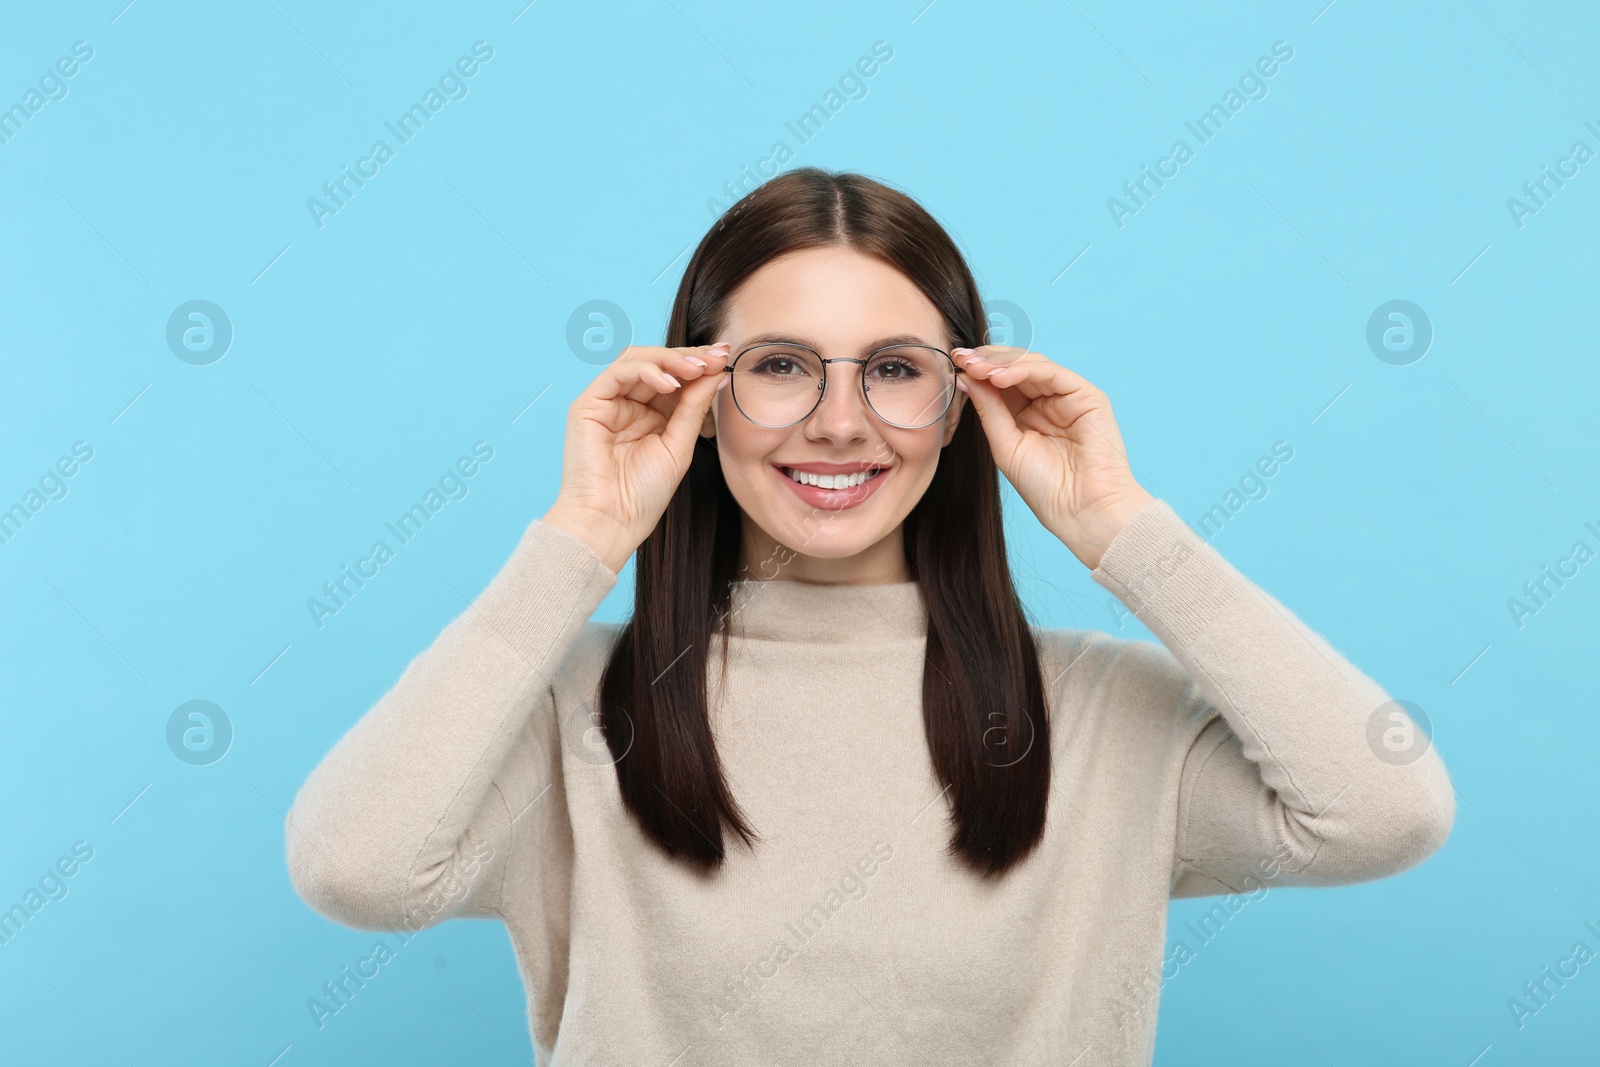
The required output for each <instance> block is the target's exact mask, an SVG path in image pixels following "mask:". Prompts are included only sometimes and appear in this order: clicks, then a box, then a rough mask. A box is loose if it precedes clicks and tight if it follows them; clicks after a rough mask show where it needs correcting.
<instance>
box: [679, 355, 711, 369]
mask: <svg viewBox="0 0 1600 1067" xmlns="http://www.w3.org/2000/svg"><path fill="white" fill-rule="evenodd" d="M683 358H684V359H686V360H688V361H689V362H690V363H693V364H694V365H695V366H696V367H704V366H705V365H706V361H705V360H703V359H701V358H700V357H699V356H684V357H683Z"/></svg>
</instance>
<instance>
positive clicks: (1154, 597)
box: [1090, 499, 1249, 644]
mask: <svg viewBox="0 0 1600 1067" xmlns="http://www.w3.org/2000/svg"><path fill="white" fill-rule="evenodd" d="M1090 577H1092V578H1093V579H1094V580H1095V581H1096V582H1098V583H1099V584H1100V585H1101V586H1103V587H1105V588H1106V589H1109V590H1110V591H1111V592H1113V593H1115V594H1116V595H1117V597H1118V598H1119V599H1121V600H1122V602H1123V603H1124V604H1126V605H1128V609H1129V610H1130V611H1132V612H1133V613H1134V614H1135V615H1137V616H1138V617H1139V620H1140V621H1141V622H1143V623H1144V624H1145V625H1146V626H1148V627H1150V629H1151V631H1152V632H1153V633H1155V634H1156V635H1157V636H1159V637H1161V639H1162V640H1163V641H1168V640H1171V641H1178V642H1182V643H1184V644H1188V643H1190V642H1191V641H1193V640H1194V639H1195V638H1196V637H1198V636H1199V635H1200V634H1202V633H1204V632H1205V629H1206V627H1207V626H1208V625H1209V624H1210V623H1211V620H1212V619H1214V618H1216V617H1217V615H1218V614H1220V613H1221V611H1222V610H1223V609H1224V608H1226V607H1227V606H1228V605H1229V604H1230V603H1232V602H1233V601H1234V600H1236V599H1238V598H1239V597H1240V596H1241V595H1243V594H1244V592H1245V591H1246V590H1247V589H1248V588H1249V582H1248V581H1247V580H1246V579H1245V577H1244V576H1243V575H1241V574H1240V573H1239V572H1238V571H1237V570H1235V569H1234V568H1233V566H1232V565H1230V564H1229V563H1228V561H1227V560H1225V559H1223V558H1222V556H1220V555H1219V554H1218V553H1217V551H1216V549H1214V548H1212V547H1211V546H1210V545H1209V544H1207V543H1206V542H1205V541H1204V540H1203V539H1202V538H1201V537H1200V535H1199V534H1197V533H1195V532H1194V530H1193V529H1192V528H1191V527H1190V526H1189V524H1188V523H1186V522H1184V521H1183V520H1182V519H1180V518H1179V517H1178V513H1177V512H1175V511H1173V510H1172V507H1171V506H1170V505H1169V504H1168V503H1167V502H1166V501H1165V500H1161V499H1156V500H1152V501H1151V502H1150V503H1148V504H1146V505H1145V506H1144V507H1143V508H1141V509H1139V511H1138V512H1137V513H1136V514H1135V515H1134V516H1133V518H1132V519H1129V520H1128V524H1127V525H1126V526H1124V527H1123V528H1122V531H1121V532H1120V533H1118V534H1117V536H1116V537H1115V538H1114V539H1113V540H1112V542H1111V544H1110V545H1108V546H1106V550H1105V552H1104V554H1102V555H1101V557H1100V565H1099V566H1098V567H1096V568H1095V569H1094V570H1093V571H1091V572H1090Z"/></svg>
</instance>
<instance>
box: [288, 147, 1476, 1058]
mask: <svg viewBox="0 0 1600 1067" xmlns="http://www.w3.org/2000/svg"><path fill="white" fill-rule="evenodd" d="M984 321H985V319H984V313H983V307H982V302H981V300H980V298H979V295H978V291H977V288H976V286H975V285H974V282H973V279H972V275H971V273H970V272H969V271H968V269H967V267H966V265H965V263H964V262H963V261H962V258H961V255H960V253H959V252H958V251H957V249H956V247H955V245H954V243H953V242H952V241H951V239H950V237H949V236H948V235H947V234H946V233H945V232H944V230H943V229H941V228H940V226H939V225H938V223H937V222H935V221H934V219H933V218H932V217H931V216H930V215H928V214H927V212H925V211H924V210H923V209H922V208H921V207H919V206H918V205H917V204H915V203H914V202H913V201H912V200H910V199H909V198H907V197H906V196H904V195H903V194H901V193H899V192H896V191H894V190H891V189H889V188H886V187H884V186H882V185H880V184H878V183H876V182H873V181H870V180H867V179H865V178H862V177H859V176H856V175H851V174H829V173H826V172H824V171H820V170H816V169H803V170H795V171H791V172H789V173H787V174H784V175H782V176H780V177H777V178H774V179H772V180H771V181H769V182H767V183H766V184H765V185H763V186H761V187H760V188H758V189H757V190H755V191H754V192H752V193H750V194H749V195H748V196H746V197H745V198H744V199H743V200H742V201H741V202H739V203H738V204H737V205H735V206H734V207H733V208H731V209H730V210H729V211H728V213H727V214H726V215H725V216H724V218H723V219H722V220H721V221H719V222H718V223H717V224H716V226H714V227H713V228H712V230H711V232H710V233H708V234H707V235H706V237H705V238H704V240H702V241H701V243H700V246H699V248H698V249H697V250H696V252H695V254H694V258H693V259H692V260H691V261H690V263H689V266H688V269H687V270H686V272H685V274H684V277H683V281H682V283H681V284H680V286H679V289H678V295H677V300H676V303H675V304H674V306H673V310H672V316H671V321H670V322H669V324H668V328H667V333H668V336H667V343H668V347H662V348H655V347H634V348H630V349H628V350H626V351H625V352H624V353H623V354H622V356H621V358H619V359H618V360H617V361H615V362H614V363H612V364H610V365H609V366H608V367H606V368H605V369H604V370H603V371H602V372H601V373H600V374H599V375H598V376H597V377H596V378H595V380H594V381H593V382H592V383H591V384H590V385H589V386H588V387H587V388H586V389H585V390H584V391H583V392H582V394H581V395H579V397H578V398H577V400H576V401H574V402H573V404H572V406H571V409H570V411H569V414H568V419H567V432H566V443H565V450H564V456H563V467H562V479H561V489H560V492H559V493H558V495H557V497H556V500H555V503H554V505H553V506H552V507H551V508H550V510H549V511H548V512H547V513H546V514H545V515H544V517H543V518H542V519H541V520H539V521H536V522H533V523H532V524H531V525H530V526H529V527H528V529H527V531H526V533H525V534H524V535H523V537H522V539H521V541H520V542H519V544H518V545H517V547H516V549H515V550H514V552H513V553H512V555H511V557H510V559H509V561H508V562H507V563H506V564H505V566H504V568H503V569H502V570H501V571H500V573H499V574H498V575H497V576H496V577H495V578H494V579H493V580H492V581H491V582H490V583H489V585H488V587H487V588H486V589H485V590H484V592H483V593H482V594H481V595H480V596H479V597H478V599H477V600H476V601H475V602H474V603H473V604H472V605H471V607H470V608H469V609H468V610H467V611H465V612H464V613H463V614H462V615H461V616H460V617H459V618H457V619H456V620H454V621H453V622H452V623H451V624H450V625H449V626H447V627H446V628H445V630H444V632H443V633H442V634H440V635H439V637H438V638H437V639H436V640H435V641H434V643H433V645H432V646H431V647H430V648H429V649H427V650H426V651H425V652H423V653H422V654H421V655H419V656H418V657H417V658H416V659H415V660H413V661H412V662H411V664H410V665H409V666H408V667H407V669H406V671H405V672H404V674H403V675H402V676H401V677H400V679H399V681H398V682H397V683H396V684H395V685H394V687H393V688H392V689H391V690H390V691H389V692H388V693H387V694H386V695H385V696H384V697H383V698H382V699H381V700H380V701H379V702H378V703H377V705H376V706H374V707H373V708H372V709H371V710H370V711H369V712H368V713H367V714H366V716H365V717H364V718H362V719H361V720H360V721H359V722H358V723H356V725H355V726H354V727H353V728H352V729H351V730H350V731H349V732H348V733H347V734H346V735H345V736H344V738H343V739H342V740H340V742H339V743H338V745H337V746H336V747H335V748H334V749H333V750H332V751H331V752H330V753H329V754H328V755H327V756H326V757H325V758H324V759H323V761H322V763H321V765H320V766H318V767H317V769H316V770H315V772H314V773H313V774H312V775H311V777H310V779H309V780H308V781H307V783H306V785H305V787H304V788H303V789H302V790H301V792H300V795H299V797H298V798H297V800H296V803H295V807H294V810H293V812H292V813H291V815H290V817H289V828H288V852H289V865H290V870H291V872H292V875H293V880H294V884H295V887H296V889H297V890H298V892H299V893H300V894H301V896H302V897H303V898H304V899H305V900H306V901H307V902H308V903H309V904H311V905H312V906H313V907H315V908H316V909H317V910H319V911H320V912H322V913H323V914H325V915H328V916H330V917H332V918H334V919H337V920H339V921H340V922H343V923H347V924H349V925H352V926H357V927H362V928H366V929H406V930H415V929H420V928H422V927H425V926H428V925H431V924H433V923H437V922H439V921H442V920H443V919H445V918H447V917H449V916H452V915H480V916H487V915H493V916H498V917H499V918H500V919H501V920H502V921H504V923H505V924H506V926H507V927H508V928H509V930H510V932H511V938H512V943H513V945H514V946H515V949H516V957H517V961H518V964H519V966H520V968H521V971H522V975H523V978H524V981H525V982H526V985H527V989H528V995H529V1013H530V1020H531V1026H532V1032H533V1038H534V1042H535V1044H536V1046H537V1048H538V1050H539V1052H540V1056H541V1062H544V1061H545V1059H544V1058H545V1057H546V1056H550V1055H553V1057H554V1059H553V1061H552V1062H555V1063H558V1064H580V1063H596V1064H598V1063H605V1064H610V1063H619V1064H620V1063H628V1064H646V1063H648V1064H659V1065H661V1067H666V1065H668V1064H673V1065H678V1067H690V1065H695V1064H741V1065H742V1064H752V1063H761V1064H779V1063H784V1064H788V1063H793V1064H813V1063H819V1062H826V1063H853V1064H854V1063H862V1064H869V1063H870V1064H923V1063H928V1062H933V1061H934V1058H935V1057H937V1060H938V1062H942V1063H961V1064H969V1063H992V1064H1043V1063H1051V1064H1067V1063H1074V1064H1080V1065H1088V1064H1147V1063H1149V1062H1150V1060H1151V1057H1152V1052H1153V1046H1154V1035H1155V1016H1156V1000H1157V996H1156V994H1157V992H1158V990H1159V976H1160V973H1161V971H1162V970H1163V967H1168V968H1170V966H1171V965H1172V963H1173V962H1174V961H1173V960H1172V959H1171V958H1170V957H1169V956H1168V954H1167V953H1166V952H1165V951H1164V941H1165V921H1166V911H1167V901H1168V899H1169V898H1171V897H1194V896H1206V895H1213V894H1217V895H1222V894H1228V895H1229V906H1228V908H1226V909H1223V910H1222V911H1221V912H1220V914H1221V916H1222V918H1223V919H1226V917H1227V915H1228V914H1230V913H1231V912H1232V911H1236V910H1237V906H1242V905H1235V904H1234V903H1233V902H1235V901H1245V900H1249V899H1258V898H1259V895H1261V894H1263V893H1265V892H1266V891H1267V889H1268V888H1269V886H1270V885H1335V884H1343V883H1350V882H1357V881H1361V880H1365V879H1372V878H1378V877H1382V876H1384V875H1388V874H1393V873H1396V872H1398V871H1402V870H1405V869H1407V868H1409V867H1411V866H1413V865H1415V864H1417V863H1419V862H1421V860H1422V859H1424V858H1425V857H1427V856H1428V855H1429V854H1431V853H1432V852H1433V851H1435V850H1436V849H1437V848H1438V847H1439V846H1440V845H1441V844H1442V843H1443V841H1444V839H1445V837H1446V835H1447V834H1448V833H1449V830H1450V827H1451V824H1452V821H1453V819H1454V813H1455V801H1454V794H1453V791H1452V788H1451V785H1450V782H1449V778H1448V776H1447V774H1446V771H1445V768H1444V765H1443V763H1442V761H1441V760H1440V758H1439V756H1438V754H1437V753H1436V752H1434V751H1432V750H1431V748H1429V747H1427V746H1426V743H1425V739H1422V740H1421V741H1419V742H1417V744H1418V747H1417V748H1416V749H1415V750H1414V751H1412V752H1411V753H1410V754H1409V755H1402V756H1401V757H1400V758H1396V756H1395V754H1394V753H1393V752H1391V751H1389V750H1388V749H1384V750H1383V751H1380V750H1379V749H1377V748H1375V747H1372V746H1371V745H1369V741H1368V738H1369V729H1370V726H1371V724H1372V723H1374V722H1377V721H1381V724H1382V726H1383V727H1384V728H1385V729H1388V730H1390V731H1391V734H1390V735H1391V736H1393V731H1395V730H1400V731H1401V733H1402V734H1403V733H1404V731H1405V730H1407V729H1411V730H1414V724H1412V723H1411V722H1410V720H1409V719H1406V718H1405V716H1404V713H1403V712H1399V711H1397V710H1396V709H1397V705H1394V704H1392V703H1390V702H1389V701H1388V697H1387V696H1386V695H1385V693H1384V692H1383V691H1382V690H1381V689H1380V688H1379V687H1378V686H1377V685H1376V684H1375V683H1374V682H1373V681H1372V680H1370V679H1369V678H1367V677H1366V676H1364V675H1363V674H1362V673H1360V672H1359V671H1358V670H1356V669H1355V668H1354V667H1352V666H1351V665H1350V664H1349V663H1348V662H1346V661H1345V660H1344V658H1343V657H1341V656H1340V655H1339V653H1338V652H1336V651H1335V650H1334V649H1333V648H1331V647H1330V646H1329V645H1328V644H1327V643H1325V642H1324V641H1323V640H1322V639H1321V638H1319V637H1318V636H1317V635H1316V634H1314V633H1312V632H1311V631H1309V630H1308V629H1307V628H1306V627H1305V626H1304V625H1302V624H1301V623H1300V622H1298V621H1297V620H1296V619H1295V618H1294V616H1292V615H1291V614H1290V613H1289V612H1288V611H1287V610H1285V609H1284V608H1283V606H1282V605H1280V604H1278V603H1277V602H1276V601H1275V600H1273V599H1272V598H1271V597H1269V596H1268V595H1267V594H1265V593H1263V592H1262V591H1260V590H1259V589H1257V588H1256V587H1255V586H1254V585H1252V584H1251V583H1250V582H1248V581H1247V580H1246V579H1245V578H1243V577H1242V576H1241V575H1240V574H1239V573H1238V572H1237V571H1236V570H1234V569H1233V568H1232V567H1231V566H1230V565H1229V564H1228V563H1227V562H1225V561H1224V560H1223V559H1222V558H1221V556H1219V555H1218V554H1217V553H1216V551H1215V550H1214V549H1212V548H1211V547H1210V546H1209V545H1208V544H1206V543H1205V542H1204V541H1203V540H1201V539H1200V538H1199V537H1198V536H1197V535H1196V534H1195V533H1194V532H1193V531H1192V530H1191V529H1190V528H1189V527H1187V526H1186V525H1185V524H1184V523H1183V522H1182V521H1181V520H1180V519H1179V518H1178V517H1177V515H1176V514H1174V512H1173V511H1172V509H1171V508H1170V507H1168V505H1167V504H1166V503H1164V502H1162V501H1160V500H1157V499H1155V498H1153V497H1152V496H1151V495H1150V494H1149V493H1147V492H1146V491H1145V490H1144V489H1143V488H1141V487H1140V486H1139V485H1138V483H1137V482H1135V481H1134V479H1133V477H1132V476H1131V475H1130V473H1129V465H1128V461H1127V457H1126V455H1125V454H1124V450H1123V445H1122V441H1121V435H1120V434H1119V433H1118V430H1117V426H1116V423H1115V421H1114V420H1113V418H1112V414H1111V409H1110V406H1109V404H1108V403H1107V401H1106V398H1105V396H1104V395H1103V394H1102V393H1100V392H1099V391H1098V390H1096V389H1095V388H1094V387H1093V386H1092V385H1090V384H1089V383H1088V382H1086V381H1084V380H1083V379H1082V378H1080V377H1079V376H1078V375H1076V374H1074V373H1073V372H1072V371H1070V370H1068V369H1067V368H1065V367H1063V366H1061V365H1059V364H1057V363H1054V362H1052V361H1051V360H1049V359H1046V358H1045V357H1044V356H1041V355H1039V354H1038V353H1034V352H1027V351H1024V350H1021V349H1017V348H1005V347H996V346H991V345H983V344H980V342H981V341H982V340H983V337H982V333H983V326H982V324H983V323H984ZM997 469H998V471H999V472H1000V473H1003V474H1004V475H1005V476H1006V478H1007V479H1008V480H1009V481H1010V482H1011V484H1012V485H1013V486H1014V487H1015V488H1016V490H1017V492H1018V493H1019V494H1020V495H1021V497H1022V498H1023V500H1025V501H1026V502H1027V503H1028V505H1029V507H1030V508H1031V509H1032V510H1033V513H1034V514H1035V515H1036V516H1037V517H1038V519H1039V521H1040V522H1042V523H1043V524H1044V526H1045V527H1046V528H1047V529H1048V530H1050V532H1051V533H1053V534H1055V535H1056V536H1057V537H1058V538H1060V539H1061V541H1062V542H1063V543H1064V544H1065V545H1066V546H1067V548H1068V549H1070V550H1071V551H1072V554H1073V555H1074V556H1076V557H1077V558H1078V560H1080V561H1081V562H1082V563H1083V565H1084V566H1086V567H1088V568H1090V569H1091V573H1092V575H1093V577H1094V579H1095V580H1096V581H1097V582H1098V583H1100V584H1101V585H1102V586H1104V587H1105V588H1107V589H1108V590H1110V591H1111V592H1113V593H1115V594H1116V595H1117V596H1119V597H1120V598H1122V600H1123V601H1124V602H1125V603H1126V604H1127V605H1128V607H1129V608H1130V610H1132V611H1133V612H1134V613H1136V614H1137V616H1138V617H1139V618H1140V619H1141V620H1143V621H1144V622H1145V623H1146V624H1147V625H1148V626H1149V627H1150V629H1151V631H1152V632H1154V633H1155V634H1156V635H1157V636H1158V637H1160V639H1161V641H1162V642H1163V643H1164V645H1165V647H1162V646H1160V645H1156V644H1153V643H1150V642H1133V641H1124V640H1118V639H1114V638H1111V637H1109V636H1107V635H1105V634H1102V633H1097V632H1092V631H1072V630H1041V629H1036V628H1033V627H1031V626H1030V625H1029V624H1028V623H1027V621H1026V619H1025V617H1024V614H1023V611H1022V607H1021V604H1020V602H1019V600H1018V598H1017V595H1016V593H1015V591H1014V589H1013V586H1012V581H1011V576H1010V572H1009V570H1008V568H1007V563H1006V548H1005V538H1004V533H1003V529H1002V522H1001V505H1000V487H999V479H998V477H997V474H996V470H997ZM635 554H637V559H636V564H637V566H636V589H635V599H634V613H633V618H632V620H631V621H630V622H629V623H627V624H626V625H623V626H621V627H617V626H613V625H606V624H600V623H595V622H591V621H589V615H590V614H591V613H592V612H593V611H594V609H595V608H596V606H597V605H598V604H599V603H600V600H601V598H602V597H603V596H604V595H605V594H606V592H607V591H608V590H610V589H611V588H612V586H613V584H614V583H615V581H616V578H617V572H618V571H620V570H621V568H622V567H623V565H624V563H625V562H626V561H627V560H628V559H629V557H630V556H634V555H635ZM1413 736H1414V734H1413ZM1391 747H1392V746H1391ZM1243 894H1249V896H1244V895H1243ZM1179 962H1181V961H1179ZM1169 973H1171V972H1170V970H1169Z"/></svg>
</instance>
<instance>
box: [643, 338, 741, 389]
mask: <svg viewBox="0 0 1600 1067" xmlns="http://www.w3.org/2000/svg"><path fill="white" fill-rule="evenodd" d="M729 349H730V346H729V344H728V343H727V342H726V341H724V342H721V343H719V344H714V345H699V346H696V347H694V348H664V349H661V350H660V353H661V355H660V360H659V365H660V367H661V368H662V369H663V370H665V371H667V372H669V373H671V374H672V375H673V376H675V377H677V378H678V379H680V380H681V381H685V382H688V381H693V380H694V379H695V378H698V377H700V376H701V375H702V374H716V373H718V372H720V371H721V370H722V368H723V367H726V366H727V365H728V352H729Z"/></svg>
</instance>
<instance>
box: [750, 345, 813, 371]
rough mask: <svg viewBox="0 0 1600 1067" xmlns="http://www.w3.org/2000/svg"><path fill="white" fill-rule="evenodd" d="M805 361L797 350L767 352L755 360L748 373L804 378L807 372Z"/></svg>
mask: <svg viewBox="0 0 1600 1067" xmlns="http://www.w3.org/2000/svg"><path fill="white" fill-rule="evenodd" d="M807 362H808V360H806V358H805V357H804V356H802V355H801V354H800V353H798V352H785V351H778V352H767V353H765V354H763V355H762V356H761V358H760V359H758V360H756V363H755V365H754V366H753V367H751V368H750V373H751V374H759V375H762V376H763V377H767V378H804V377H806V376H807V375H808V374H809V369H808V368H807V366H806V364H807Z"/></svg>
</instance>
